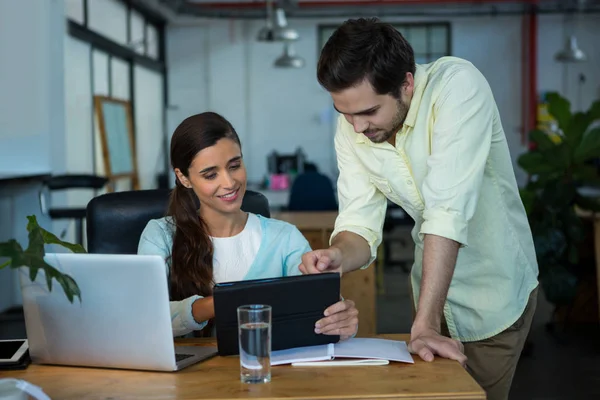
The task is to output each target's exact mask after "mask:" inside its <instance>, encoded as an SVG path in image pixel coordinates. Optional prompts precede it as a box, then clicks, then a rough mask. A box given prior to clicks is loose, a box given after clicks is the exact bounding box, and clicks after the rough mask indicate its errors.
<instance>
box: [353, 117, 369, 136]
mask: <svg viewBox="0 0 600 400" xmlns="http://www.w3.org/2000/svg"><path fill="white" fill-rule="evenodd" d="M352 126H353V127H354V132H356V133H362V132H364V131H366V130H367V128H368V127H369V123H368V122H367V121H366V120H365V119H363V118H360V117H354V118H353V119H352Z"/></svg>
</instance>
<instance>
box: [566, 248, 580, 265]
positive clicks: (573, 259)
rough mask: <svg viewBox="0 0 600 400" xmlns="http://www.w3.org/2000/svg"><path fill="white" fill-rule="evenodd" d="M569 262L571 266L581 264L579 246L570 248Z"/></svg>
mask: <svg viewBox="0 0 600 400" xmlns="http://www.w3.org/2000/svg"><path fill="white" fill-rule="evenodd" d="M568 260H569V262H570V263H571V264H577V263H578V262H579V251H578V250H577V246H574V245H571V246H569V256H568Z"/></svg>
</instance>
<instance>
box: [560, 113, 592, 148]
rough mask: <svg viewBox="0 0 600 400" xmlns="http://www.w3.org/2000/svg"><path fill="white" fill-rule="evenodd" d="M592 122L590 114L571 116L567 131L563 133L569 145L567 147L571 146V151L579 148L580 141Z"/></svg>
mask: <svg viewBox="0 0 600 400" xmlns="http://www.w3.org/2000/svg"><path fill="white" fill-rule="evenodd" d="M592 121H593V119H592V117H591V115H590V113H581V112H578V113H576V114H575V115H573V118H572V119H571V123H570V124H569V129H568V130H567V132H565V136H566V138H567V143H569V146H571V148H572V149H576V148H577V147H579V145H580V144H581V139H582V138H583V135H584V134H585V132H586V131H587V130H588V128H589V127H590V124H591V123H592Z"/></svg>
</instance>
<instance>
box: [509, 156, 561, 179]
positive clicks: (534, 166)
mask: <svg viewBox="0 0 600 400" xmlns="http://www.w3.org/2000/svg"><path fill="white" fill-rule="evenodd" d="M517 162H518V164H519V165H520V166H521V168H523V170H525V172H527V173H529V174H531V175H535V174H545V173H551V172H554V171H555V170H556V169H557V168H556V167H555V166H553V165H551V164H549V163H548V161H547V160H546V158H545V157H544V156H543V154H542V153H539V152H531V153H524V154H522V155H521V156H520V157H519V159H518V160H517Z"/></svg>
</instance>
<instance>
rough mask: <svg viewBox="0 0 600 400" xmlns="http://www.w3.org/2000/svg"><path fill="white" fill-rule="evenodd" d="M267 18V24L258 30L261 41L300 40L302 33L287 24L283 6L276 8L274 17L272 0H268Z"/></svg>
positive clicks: (258, 37)
mask: <svg viewBox="0 0 600 400" xmlns="http://www.w3.org/2000/svg"><path fill="white" fill-rule="evenodd" d="M266 4H267V20H266V24H265V26H264V27H263V28H262V29H261V30H260V31H259V32H258V35H257V38H256V39H257V40H258V41H259V42H280V41H285V40H288V41H290V40H298V38H299V37H300V35H298V32H297V31H296V30H295V29H292V28H290V27H288V26H287V19H286V17H285V11H284V10H283V9H282V8H279V7H278V8H277V10H275V16H274V17H273V3H272V0H267V2H266Z"/></svg>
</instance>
